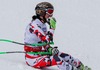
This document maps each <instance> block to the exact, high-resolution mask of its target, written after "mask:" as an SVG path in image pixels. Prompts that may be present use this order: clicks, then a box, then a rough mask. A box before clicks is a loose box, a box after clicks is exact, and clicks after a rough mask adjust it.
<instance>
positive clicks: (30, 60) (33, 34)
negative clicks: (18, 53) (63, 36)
mask: <svg viewBox="0 0 100 70" xmlns="http://www.w3.org/2000/svg"><path fill="white" fill-rule="evenodd" d="M35 11H36V15H33V17H32V21H31V22H30V23H29V24H28V26H27V27H26V31H25V39H24V42H25V43H26V44H34V43H43V42H45V43H48V42H52V41H53V36H54V31H55V29H56V20H55V18H53V12H54V7H53V5H52V4H51V3H49V2H41V3H39V4H37V5H36V7H35ZM47 25H48V26H49V27H48V26H47ZM50 48H51V49H52V55H48V54H47V55H46V54H45V55H40V54H38V55H36V54H29V53H26V54H25V60H26V63H27V65H29V66H31V67H34V68H44V67H48V66H53V65H57V66H58V68H59V69H60V70H74V68H76V69H77V70H85V66H84V65H83V64H82V62H81V61H80V60H78V59H75V58H73V57H72V56H70V55H69V54H66V53H62V52H60V51H59V50H58V49H57V47H51V46H50V45H49V44H47V45H45V46H27V45H25V46H24V50H25V51H26V52H46V51H48V49H50ZM87 70H89V69H87Z"/></svg>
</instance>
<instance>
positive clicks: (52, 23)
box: [48, 17, 56, 29]
mask: <svg viewBox="0 0 100 70" xmlns="http://www.w3.org/2000/svg"><path fill="white" fill-rule="evenodd" d="M48 23H49V25H50V28H52V29H55V28H56V20H55V18H54V17H51V18H49V19H48Z"/></svg>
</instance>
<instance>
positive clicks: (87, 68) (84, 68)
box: [77, 63, 91, 70]
mask: <svg viewBox="0 0 100 70" xmlns="http://www.w3.org/2000/svg"><path fill="white" fill-rule="evenodd" d="M77 70H91V68H89V67H88V66H84V65H83V64H82V63H81V65H80V66H79V67H78V68H77Z"/></svg>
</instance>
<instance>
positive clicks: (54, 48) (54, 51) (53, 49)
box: [52, 46, 59, 55]
mask: <svg viewBox="0 0 100 70" xmlns="http://www.w3.org/2000/svg"><path fill="white" fill-rule="evenodd" d="M57 48H58V47H56V46H55V47H53V48H52V55H56V54H58V53H59V50H58V49H57Z"/></svg>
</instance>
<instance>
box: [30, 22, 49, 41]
mask: <svg viewBox="0 0 100 70" xmlns="http://www.w3.org/2000/svg"><path fill="white" fill-rule="evenodd" d="M31 30H32V32H31ZM30 32H31V33H33V34H35V35H36V36H37V37H38V38H40V39H41V41H42V42H49V37H48V35H45V34H44V32H43V31H42V30H41V29H40V28H39V26H38V25H36V24H34V25H33V24H32V25H31V24H30Z"/></svg>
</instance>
